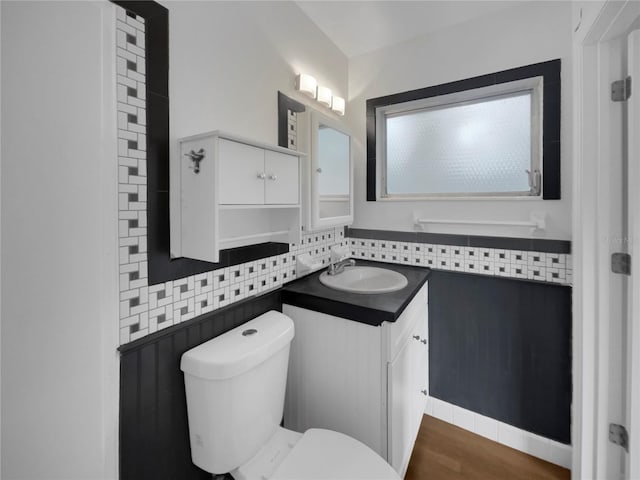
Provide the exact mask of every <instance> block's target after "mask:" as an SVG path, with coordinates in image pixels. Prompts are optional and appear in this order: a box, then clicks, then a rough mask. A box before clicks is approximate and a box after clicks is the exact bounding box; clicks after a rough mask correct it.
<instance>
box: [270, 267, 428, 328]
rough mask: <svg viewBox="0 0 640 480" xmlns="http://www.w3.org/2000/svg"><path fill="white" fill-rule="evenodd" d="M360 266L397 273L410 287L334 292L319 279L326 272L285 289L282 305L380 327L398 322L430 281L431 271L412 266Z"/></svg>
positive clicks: (303, 279)
mask: <svg viewBox="0 0 640 480" xmlns="http://www.w3.org/2000/svg"><path fill="white" fill-rule="evenodd" d="M356 265H363V266H371V267H380V268H386V269H388V270H394V271H396V272H398V273H401V274H403V275H404V276H405V277H407V281H408V282H409V283H408V284H407V286H406V287H404V288H403V289H401V290H398V291H397V292H391V293H379V294H364V293H350V292H342V291H340V290H334V289H333V288H329V287H326V286H324V285H323V284H322V283H320V280H319V279H318V277H319V276H320V274H321V273H322V272H324V271H325V270H326V269H322V270H320V271H317V272H314V273H312V274H310V275H307V276H306V277H302V278H300V279H298V280H295V281H293V282H291V283H288V284H286V285H285V286H284V287H283V288H282V303H287V304H289V305H294V306H296V307H301V308H306V309H309V310H314V311H316V312H321V313H326V314H328V315H334V316H336V317H342V318H347V319H349V320H355V321H356V322H360V323H366V324H369V325H374V326H380V325H381V324H382V322H395V321H396V320H397V319H398V317H400V315H401V314H402V312H403V311H404V309H405V308H406V306H407V305H409V302H411V300H412V299H413V297H414V296H415V294H416V293H418V290H420V288H421V287H422V286H423V285H424V283H425V282H426V281H427V279H428V278H429V275H430V273H431V270H430V269H429V268H425V267H414V266H412V265H398V264H395V263H381V262H371V261H368V260H357V263H356Z"/></svg>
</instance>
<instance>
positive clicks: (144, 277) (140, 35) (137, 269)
mask: <svg viewBox="0 0 640 480" xmlns="http://www.w3.org/2000/svg"><path fill="white" fill-rule="evenodd" d="M116 12H117V13H116V19H117V20H116V64H117V69H116V70H117V71H116V73H117V79H116V80H117V82H116V83H117V87H116V88H117V102H118V103H117V121H118V207H119V217H118V218H119V229H118V232H119V233H118V236H119V271H120V286H119V292H120V343H121V344H125V343H128V342H131V341H133V340H137V339H139V338H142V337H144V336H146V335H149V334H151V333H154V332H157V331H159V330H162V329H163V328H166V327H170V326H172V325H175V324H178V323H180V322H184V321H187V320H190V319H192V318H195V317H197V316H199V315H203V314H205V313H209V312H211V311H213V310H216V309H218V308H221V307H224V306H227V305H230V304H232V303H234V302H238V301H241V300H243V299H245V298H249V297H251V296H255V295H258V294H261V293H264V292H266V291H268V290H272V289H275V288H278V287H280V286H281V285H283V284H285V283H287V282H290V281H292V280H295V279H296V278H297V275H296V256H297V255H299V254H300V253H311V254H312V255H314V256H316V257H318V258H319V259H320V260H321V261H322V262H323V263H324V264H328V262H329V257H330V249H331V246H333V245H339V244H342V243H344V244H345V245H346V239H345V238H344V226H340V227H335V228H328V229H325V230H322V231H319V232H310V233H307V234H305V235H303V241H302V242H301V243H300V244H299V245H295V244H291V245H290V246H289V247H290V248H289V250H290V251H289V252H288V253H283V254H281V255H275V256H272V257H267V258H263V259H260V260H254V261H250V262H246V263H243V264H239V265H233V266H230V267H224V268H220V269H218V270H214V271H211V272H204V273H199V274H197V275H192V276H189V277H186V278H181V279H178V280H173V281H167V282H164V283H160V284H156V285H149V277H148V256H147V254H148V251H147V138H146V135H147V125H146V114H147V112H146V100H147V99H146V80H145V76H146V69H145V61H146V42H145V19H144V18H142V17H140V16H139V15H135V14H132V13H131V12H128V11H127V10H125V9H124V8H122V7H120V6H116ZM287 133H288V143H289V147H290V148H292V149H295V148H296V147H297V114H296V112H294V111H292V110H289V111H288V132H287Z"/></svg>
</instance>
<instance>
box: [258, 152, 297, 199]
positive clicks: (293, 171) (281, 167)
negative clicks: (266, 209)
mask: <svg viewBox="0 0 640 480" xmlns="http://www.w3.org/2000/svg"><path fill="white" fill-rule="evenodd" d="M264 165H265V173H266V174H267V178H266V180H265V182H266V183H265V193H264V203H266V204H272V205H283V204H287V205H288V204H291V205H296V204H297V203H298V202H299V199H298V194H299V184H300V180H299V179H300V176H299V173H298V157H296V156H294V155H287V154H286V153H279V152H273V151H270V150H267V151H265V161H264Z"/></svg>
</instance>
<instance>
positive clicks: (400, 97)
mask: <svg viewBox="0 0 640 480" xmlns="http://www.w3.org/2000/svg"><path fill="white" fill-rule="evenodd" d="M367 115H368V118H367V121H368V128H367V132H368V137H367V149H368V154H367V158H368V165H367V167H368V168H367V177H368V178H367V200H378V199H407V198H411V199H413V198H434V197H516V196H529V197H537V198H539V197H540V196H542V197H543V198H545V199H552V198H560V186H559V183H560V175H559V174H560V169H559V166H560V158H559V152H560V120H559V116H560V61H559V60H555V61H552V62H545V63H542V64H536V65H531V66H528V67H521V68H518V69H513V70H508V71H505V72H499V73H496V74H491V75H486V76H484V77H476V78H473V79H469V80H463V81H460V82H454V83H451V84H445V85H439V86H436V87H429V88H426V89H421V90H414V91H411V92H404V93H401V94H396V95H390V96H387V97H381V98H377V99H371V100H368V101H367ZM372 177H373V181H372Z"/></svg>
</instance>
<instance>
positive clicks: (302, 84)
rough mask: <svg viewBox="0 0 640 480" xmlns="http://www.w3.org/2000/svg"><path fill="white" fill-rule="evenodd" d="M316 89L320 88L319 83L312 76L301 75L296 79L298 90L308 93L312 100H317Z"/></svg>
mask: <svg viewBox="0 0 640 480" xmlns="http://www.w3.org/2000/svg"><path fill="white" fill-rule="evenodd" d="M316 88H318V82H317V81H316V79H315V78H314V77H312V76H311V75H307V74H306V73H300V74H299V75H298V76H297V77H296V90H299V91H300V92H302V93H306V94H307V95H309V96H310V97H311V98H316Z"/></svg>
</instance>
